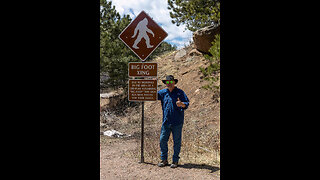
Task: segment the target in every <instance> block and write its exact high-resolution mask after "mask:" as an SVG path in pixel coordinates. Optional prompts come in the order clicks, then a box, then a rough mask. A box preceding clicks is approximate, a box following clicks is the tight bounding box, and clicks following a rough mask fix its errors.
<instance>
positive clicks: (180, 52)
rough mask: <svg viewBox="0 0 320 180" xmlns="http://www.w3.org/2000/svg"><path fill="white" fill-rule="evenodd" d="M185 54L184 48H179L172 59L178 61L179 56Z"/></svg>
mask: <svg viewBox="0 0 320 180" xmlns="http://www.w3.org/2000/svg"><path fill="white" fill-rule="evenodd" d="M186 54H187V52H186V50H184V49H181V50H179V51H178V52H177V53H176V55H175V56H174V61H178V60H180V58H182V57H183V56H185V55H186Z"/></svg>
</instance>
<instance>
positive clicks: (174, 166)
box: [170, 162, 178, 168]
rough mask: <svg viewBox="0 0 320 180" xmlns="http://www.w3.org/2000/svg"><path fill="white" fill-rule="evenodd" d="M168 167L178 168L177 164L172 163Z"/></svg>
mask: <svg viewBox="0 0 320 180" xmlns="http://www.w3.org/2000/svg"><path fill="white" fill-rule="evenodd" d="M170 167H171V168H176V167H178V162H173V163H172V164H171V166H170Z"/></svg>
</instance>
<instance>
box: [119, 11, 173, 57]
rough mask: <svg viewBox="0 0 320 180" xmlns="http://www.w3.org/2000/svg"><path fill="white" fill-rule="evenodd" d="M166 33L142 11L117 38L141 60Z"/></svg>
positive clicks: (156, 45) (159, 42) (157, 44)
mask: <svg viewBox="0 0 320 180" xmlns="http://www.w3.org/2000/svg"><path fill="white" fill-rule="evenodd" d="M167 36H168V34H167V33H166V32H165V31H164V30H163V29H162V28H161V27H160V26H159V25H158V24H157V23H156V22H155V21H153V19H152V18H151V17H150V16H149V15H148V14H147V13H145V12H144V11H141V12H140V14H139V15H138V16H137V17H136V18H135V19H134V20H133V21H132V22H131V23H130V24H129V25H128V26H127V27H126V28H125V29H124V30H123V31H122V32H121V33H120V35H119V38H120V39H121V40H122V41H123V42H124V43H125V44H126V45H127V46H128V47H129V48H130V49H131V50H132V51H133V52H134V53H135V54H136V55H137V56H138V57H139V58H140V59H141V60H142V61H145V59H147V57H148V56H149V55H150V54H151V53H152V52H153V51H154V50H155V49H156V48H157V47H158V46H159V45H160V44H161V42H162V41H163V40H164V39H165V38H166V37H167Z"/></svg>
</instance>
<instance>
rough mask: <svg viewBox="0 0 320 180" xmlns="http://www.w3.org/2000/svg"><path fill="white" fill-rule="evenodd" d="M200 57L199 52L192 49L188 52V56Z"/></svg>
mask: <svg viewBox="0 0 320 180" xmlns="http://www.w3.org/2000/svg"><path fill="white" fill-rule="evenodd" d="M200 55H201V52H199V51H198V50H197V49H192V50H191V51H190V52H189V56H200Z"/></svg>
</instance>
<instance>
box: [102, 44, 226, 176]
mask: <svg viewBox="0 0 320 180" xmlns="http://www.w3.org/2000/svg"><path fill="white" fill-rule="evenodd" d="M185 51H186V53H185V55H184V56H183V57H181V58H180V59H179V58H178V59H177V58H175V55H176V53H177V52H172V53H169V54H166V55H164V56H162V57H159V58H157V59H155V60H154V61H153V62H157V63H158V68H159V69H158V80H159V81H158V89H159V90H160V89H163V88H165V85H164V84H163V83H161V81H160V80H161V79H164V78H165V76H166V75H168V74H172V75H174V77H175V78H177V79H179V83H178V87H179V88H181V89H183V90H184V92H185V93H186V94H187V95H188V98H189V100H190V107H189V108H188V110H187V111H186V113H185V124H184V130H185V132H184V133H183V134H184V135H185V136H183V137H184V140H183V142H185V143H186V144H185V152H190V151H187V148H189V150H190V149H191V150H192V148H191V147H194V146H199V147H200V146H201V147H202V145H204V147H206V146H205V145H208V146H209V147H211V149H210V151H213V150H215V149H219V148H220V143H218V145H219V146H218V147H217V148H214V146H213V145H214V144H215V142H214V140H217V142H220V139H219V138H217V137H216V135H219V132H220V129H219V127H220V104H219V101H220V97H219V96H217V97H216V96H215V95H214V93H213V92H212V91H207V90H205V89H203V88H201V87H202V86H204V85H206V84H208V82H206V81H204V80H203V77H202V74H201V72H200V70H199V67H206V66H208V63H207V61H206V60H205V59H204V57H203V55H201V54H199V53H197V51H195V49H194V47H192V46H190V47H187V48H185ZM218 83H219V81H218ZM100 103H101V106H102V107H103V108H102V109H104V108H106V106H105V104H108V101H105V100H102V101H101V102H100ZM110 104H112V103H109V104H108V106H111V105H110ZM140 111H141V110H140V108H138V111H135V110H132V109H128V111H127V112H126V113H125V115H124V116H112V114H110V115H109V117H108V118H107V119H105V122H103V123H104V125H103V127H102V125H100V131H105V130H110V129H115V130H117V131H120V132H122V133H127V134H131V135H133V136H132V137H131V138H123V139H122V138H113V137H108V136H103V135H101V136H100V146H101V150H100V179H101V180H110V179H111V180H112V179H134V180H136V179H186V180H189V179H196V180H198V179H199V180H201V179H211V180H219V179H220V169H219V167H220V165H219V164H217V166H215V165H212V164H213V163H207V162H206V160H208V161H210V162H212V160H213V158H212V157H211V156H203V154H201V153H198V151H201V150H202V149H199V150H196V151H195V150H194V151H193V152H192V153H193V155H194V154H196V153H198V156H192V155H190V156H191V159H186V160H185V161H184V162H188V163H187V164H184V163H183V161H181V162H180V165H179V166H178V168H175V169H172V168H170V167H169V166H167V167H163V168H160V167H158V166H157V165H156V164H155V163H156V162H155V161H156V160H155V159H153V160H152V161H150V162H152V163H150V162H148V159H146V158H145V162H146V163H139V161H140V136H139V134H140V124H139V122H140V118H141V115H140ZM144 113H145V133H149V134H150V135H149V136H147V135H146V138H145V143H146V141H147V137H149V138H150V139H151V140H153V141H156V139H157V138H155V137H159V136H160V135H159V130H160V127H161V119H162V110H161V105H160V103H159V102H158V101H152V102H146V103H145V112H144ZM154 132H156V133H154ZM216 132H217V133H216ZM187 137H188V138H187ZM187 140H188V141H187ZM191 141H192V142H191ZM149 144H150V145H149V147H151V148H149V149H145V153H146V152H150V153H151V152H153V151H157V152H158V153H160V148H159V149H156V148H157V142H153V143H149ZM151 145H153V146H151ZM145 147H147V146H145ZM152 148H154V149H152ZM171 148H172V147H171ZM169 150H170V149H169ZM202 153H207V152H202ZM155 154H156V153H155ZM155 154H153V155H152V157H155V158H156V156H157V155H155ZM181 155H183V153H182V152H181ZM185 155H187V153H186V154H185ZM207 155H208V154H207ZM209 155H211V154H210V153H209ZM145 157H146V156H145ZM184 157H186V156H184ZM192 157H194V158H198V159H192ZM207 157H208V158H207ZM200 158H202V159H200ZM182 159H183V158H182ZM194 160H199V161H198V162H203V163H202V164H197V163H192V162H195V161H194ZM169 163H171V159H169ZM208 164H211V165H208Z"/></svg>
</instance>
